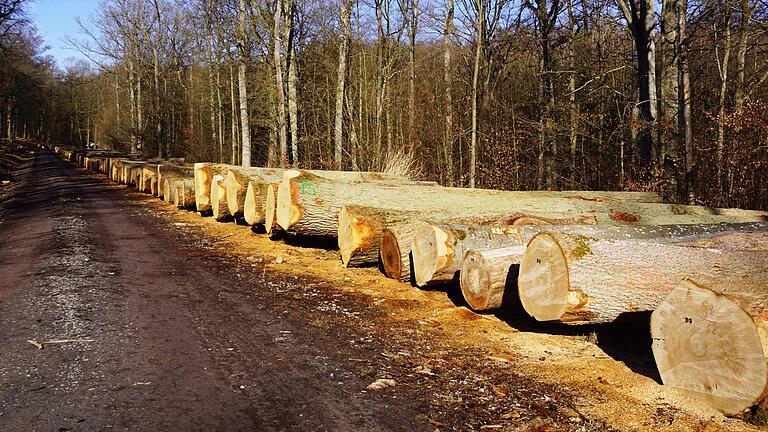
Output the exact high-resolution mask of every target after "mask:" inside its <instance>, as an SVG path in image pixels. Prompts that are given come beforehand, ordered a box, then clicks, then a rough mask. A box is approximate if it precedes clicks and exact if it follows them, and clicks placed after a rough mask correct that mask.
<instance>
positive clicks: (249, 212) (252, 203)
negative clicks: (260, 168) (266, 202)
mask: <svg viewBox="0 0 768 432" xmlns="http://www.w3.org/2000/svg"><path fill="white" fill-rule="evenodd" d="M262 199H264V197H257V196H256V191H255V189H254V186H253V183H250V182H249V183H248V188H247V189H246V191H245V201H244V202H243V219H245V223H247V224H248V225H256V224H260V223H262V222H264V213H263V209H262V207H261V205H260V203H261V202H262V201H261V200H262Z"/></svg>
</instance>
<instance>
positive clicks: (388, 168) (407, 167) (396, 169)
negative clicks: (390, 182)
mask: <svg viewBox="0 0 768 432" xmlns="http://www.w3.org/2000/svg"><path fill="white" fill-rule="evenodd" d="M386 161H387V162H386V165H384V169H383V170H382V171H383V172H384V173H386V174H392V175H401V176H405V177H408V178H410V179H412V180H418V179H421V178H422V177H423V176H424V167H423V166H422V165H421V163H420V162H419V161H417V160H416V157H415V156H414V155H413V154H412V153H409V152H407V151H406V150H403V149H400V150H396V151H394V152H391V153H390V154H388V155H387V157H386Z"/></svg>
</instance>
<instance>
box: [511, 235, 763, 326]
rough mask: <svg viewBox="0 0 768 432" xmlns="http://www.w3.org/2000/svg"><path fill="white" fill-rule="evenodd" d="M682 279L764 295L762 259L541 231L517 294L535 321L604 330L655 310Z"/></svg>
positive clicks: (527, 253) (736, 253)
mask: <svg viewBox="0 0 768 432" xmlns="http://www.w3.org/2000/svg"><path fill="white" fill-rule="evenodd" d="M637 237H641V235H638V236H637ZM668 240H674V239H668ZM685 278H693V279H694V280H696V282H697V283H699V284H701V285H705V286H708V287H712V286H716V287H729V288H728V289H729V290H733V291H738V290H739V289H740V287H745V289H746V288H749V289H758V288H756V287H760V288H759V289H763V290H766V289H768V287H767V286H766V282H767V281H768V254H766V253H765V252H764V251H741V250H719V249H705V248H699V247H690V246H682V245H676V244H670V243H659V242H655V241H649V240H647V239H645V240H644V239H641V238H635V239H631V240H607V239H599V238H594V237H588V236H584V235H577V234H565V233H546V232H543V233H539V234H537V235H535V236H534V237H533V238H532V239H531V241H530V242H529V243H528V246H527V247H526V250H525V252H524V254H523V258H522V260H521V263H520V276H519V278H518V294H519V296H520V302H521V303H522V305H523V308H524V309H525V311H526V312H527V313H528V314H529V315H531V316H533V317H534V318H536V319H537V320H539V321H552V320H556V321H560V322H564V323H604V322H611V321H613V320H615V319H616V318H617V317H618V316H619V315H621V314H622V313H626V312H637V311H652V310H654V309H655V308H656V307H657V306H658V305H659V304H661V302H662V301H663V300H664V298H665V297H666V296H667V295H668V294H669V293H670V292H671V291H672V289H673V288H674V287H676V286H677V285H678V284H679V282H680V281H681V280H682V279H685ZM724 289H725V288H724Z"/></svg>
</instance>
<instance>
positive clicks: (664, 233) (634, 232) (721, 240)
mask: <svg viewBox="0 0 768 432" xmlns="http://www.w3.org/2000/svg"><path fill="white" fill-rule="evenodd" d="M512 229H513V230H514V231H516V235H514V236H509V235H508V236H505V237H506V238H508V239H509V243H508V244H506V245H505V246H504V247H500V248H495V249H484V250H468V251H467V252H466V253H465V254H464V257H463V259H462V260H461V269H460V272H459V281H460V285H461V292H462V294H463V295H464V299H465V300H466V301H467V303H468V304H469V305H470V306H471V307H472V308H473V309H475V310H490V309H496V308H499V307H501V300H502V298H503V297H504V296H505V295H508V294H509V293H513V292H516V291H517V277H516V276H515V277H511V275H517V272H518V269H519V264H520V260H521V259H522V256H523V253H524V252H525V247H524V245H526V244H527V243H528V241H529V240H530V239H531V238H532V237H533V236H535V235H536V234H538V233H540V232H548V231H549V232H566V233H569V234H578V235H584V236H597V237H599V238H602V239H612V240H622V239H624V240H627V239H639V238H644V239H653V241H657V242H668V243H670V244H675V245H691V246H697V247H709V248H711V247H713V246H714V245H715V244H717V247H718V248H723V246H727V247H729V248H731V249H741V250H747V249H748V247H745V246H744V244H743V243H742V242H741V241H740V242H738V243H737V242H735V241H734V242H731V241H730V239H731V238H732V237H734V236H736V237H737V238H738V239H740V240H742V241H743V240H744V239H745V237H749V238H753V239H756V238H761V239H768V234H767V233H766V231H768V224H762V223H743V224H719V225H658V226H626V225H621V226H603V225H576V226H536V227H533V226H517V227H514V228H512ZM684 239H685V240H684ZM752 244H753V243H752V242H750V243H749V246H752ZM760 246H761V247H762V250H768V244H766V243H761V244H760ZM752 249H753V250H759V249H758V248H757V247H752Z"/></svg>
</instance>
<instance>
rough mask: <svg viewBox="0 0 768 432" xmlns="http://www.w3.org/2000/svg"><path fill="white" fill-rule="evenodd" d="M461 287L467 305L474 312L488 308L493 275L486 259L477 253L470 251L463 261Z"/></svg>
mask: <svg viewBox="0 0 768 432" xmlns="http://www.w3.org/2000/svg"><path fill="white" fill-rule="evenodd" d="M459 275H460V278H461V279H460V285H461V293H462V295H463V296H464V300H466V302H467V304H468V305H469V306H470V307H471V308H472V309H474V310H485V309H487V308H488V293H489V292H490V291H491V275H490V274H489V273H488V266H487V265H486V263H485V258H484V257H483V256H482V254H480V253H479V252H477V251H468V252H467V254H466V255H464V261H462V266H461V273H459Z"/></svg>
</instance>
